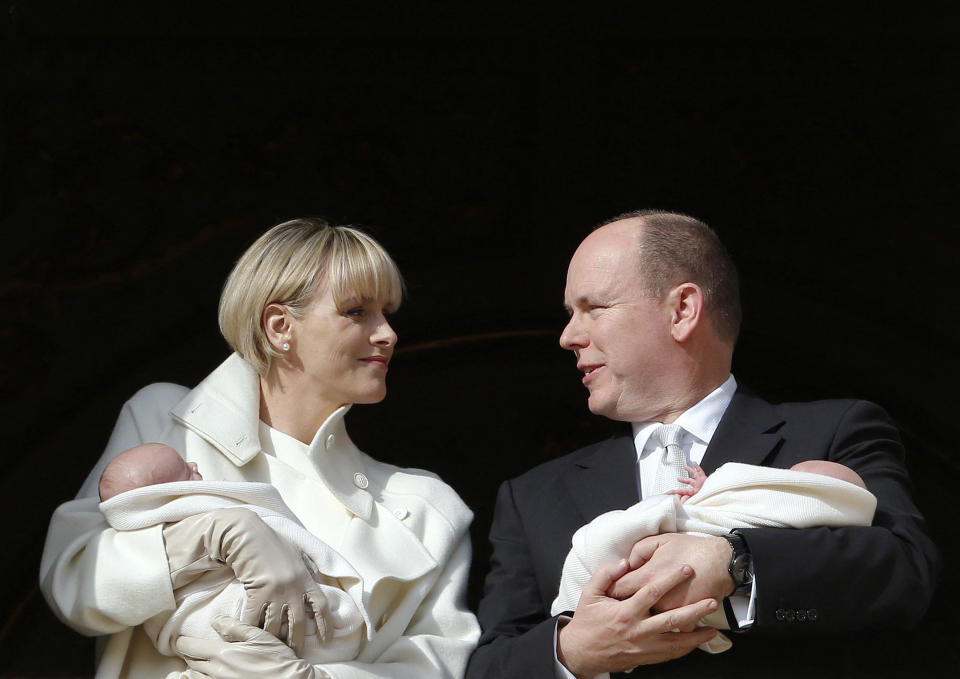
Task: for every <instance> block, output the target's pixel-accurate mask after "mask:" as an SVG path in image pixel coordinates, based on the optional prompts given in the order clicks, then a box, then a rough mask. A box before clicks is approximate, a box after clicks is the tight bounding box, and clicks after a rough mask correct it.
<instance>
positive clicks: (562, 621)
mask: <svg viewBox="0 0 960 679" xmlns="http://www.w3.org/2000/svg"><path fill="white" fill-rule="evenodd" d="M570 620H571V618H570V617H569V616H567V615H560V616H557V624H556V625H555V626H554V628H553V675H554V677H556V679H577V678H576V677H575V676H574V675H573V673H571V672H570V670H568V669H567V668H566V667H564V666H563V663H562V662H560V660H559V659H558V658H557V635H558V634H559V632H560V628H561V627H563V626H564V625H566V624H567V623H568V622H570ZM593 679H610V673H609V672H603V673H602V674H598V675H596V676H595V677H594V678H593Z"/></svg>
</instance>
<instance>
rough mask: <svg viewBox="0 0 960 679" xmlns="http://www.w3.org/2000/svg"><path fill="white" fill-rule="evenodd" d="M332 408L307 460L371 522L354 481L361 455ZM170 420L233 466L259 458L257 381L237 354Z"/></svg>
mask: <svg viewBox="0 0 960 679" xmlns="http://www.w3.org/2000/svg"><path fill="white" fill-rule="evenodd" d="M349 409H350V407H349V406H345V407H342V408H339V409H337V410H336V411H334V412H333V414H331V415H330V417H328V418H327V420H326V421H325V422H324V423H323V425H322V426H321V427H320V429H319V430H317V433H316V435H315V436H314V437H313V441H312V442H311V444H310V448H309V451H308V457H309V458H310V461H311V463H312V464H313V466H314V468H315V469H316V471H317V473H318V475H319V477H320V479H321V480H322V481H323V483H324V484H325V485H326V486H327V487H328V488H329V489H330V492H332V493H333V494H334V496H336V498H337V499H338V500H340V502H341V503H343V505H344V506H345V507H346V508H347V509H349V510H350V511H351V512H353V514H355V515H356V516H359V517H360V518H362V519H363V520H364V521H366V520H368V519H369V518H370V514H371V511H372V509H373V497H372V496H371V495H370V493H369V492H368V491H367V490H366V489H365V488H359V487H358V486H357V485H356V484H355V483H354V475H355V474H357V473H358V472H365V471H366V465H365V464H364V461H363V454H362V453H361V452H360V450H359V449H358V448H357V447H356V446H355V445H354V443H353V441H351V440H350V436H349V435H348V434H347V429H346V425H345V423H344V421H343V418H344V415H346V414H347V411H348V410H349ZM170 415H171V417H173V418H174V419H175V420H177V421H179V422H181V423H182V424H183V425H184V426H185V427H187V428H188V429H190V430H192V431H193V432H195V433H196V434H197V435H198V436H200V437H201V438H203V439H204V440H206V441H207V442H208V443H209V444H210V445H212V446H213V447H214V448H216V449H217V450H219V451H220V452H221V453H223V455H224V456H225V457H226V458H227V459H228V460H230V461H231V462H232V463H233V464H234V465H236V466H237V467H242V466H243V465H245V464H247V463H248V462H250V460H252V459H253V458H254V457H256V456H257V455H259V454H260V452H261V446H260V433H259V426H260V380H259V377H258V375H257V372H256V371H255V370H254V369H253V366H251V365H250V364H249V363H247V362H246V361H245V360H243V359H242V358H241V357H240V355H239V354H236V353H234V354H231V355H230V356H229V357H228V358H227V360H225V361H224V362H223V363H221V364H220V366H219V367H217V369H216V370H214V371H213V372H212V373H210V375H208V376H207V378H206V379H204V380H203V381H202V382H201V383H200V384H198V385H197V386H196V387H195V388H194V389H193V390H191V391H190V392H189V393H188V394H187V395H186V396H185V397H184V398H183V399H182V400H181V401H180V402H179V403H178V404H177V405H175V406H174V407H173V409H172V410H171V411H170Z"/></svg>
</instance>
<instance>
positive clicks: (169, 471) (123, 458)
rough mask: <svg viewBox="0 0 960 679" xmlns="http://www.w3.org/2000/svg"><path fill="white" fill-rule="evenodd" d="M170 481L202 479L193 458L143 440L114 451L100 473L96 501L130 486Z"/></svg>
mask: <svg viewBox="0 0 960 679" xmlns="http://www.w3.org/2000/svg"><path fill="white" fill-rule="evenodd" d="M174 481H203V477H202V476H201V475H200V470H199V469H197V463H196V462H187V461H186V460H184V459H183V458H182V457H180V453H178V452H177V451H176V450H174V449H173V448H171V447H170V446H168V445H165V444H163V443H144V444H142V445H139V446H134V447H133V448H130V449H129V450H125V451H123V452H122V453H120V454H119V455H117V456H116V457H115V458H113V460H111V461H110V464H108V465H107V468H106V469H104V470H103V474H102V475H101V476H100V501H101V502H104V501H105V500H109V499H110V498H113V497H116V496H117V495H119V494H120V493H125V492H127V491H128V490H133V489H134V488H143V487H144V486H152V485H155V484H158V483H172V482H174Z"/></svg>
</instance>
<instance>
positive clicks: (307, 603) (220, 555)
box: [163, 508, 328, 654]
mask: <svg viewBox="0 0 960 679" xmlns="http://www.w3.org/2000/svg"><path fill="white" fill-rule="evenodd" d="M163 540H164V543H165V545H166V550H167V561H168V562H169V564H170V579H171V581H172V582H173V587H174V589H176V588H178V587H180V586H182V585H184V584H186V583H187V582H190V581H191V580H193V579H196V578H197V577H199V576H200V575H202V574H203V573H204V572H206V571H208V570H212V569H214V568H219V567H221V566H223V565H224V564H226V565H227V566H229V567H230V568H231V570H233V572H234V574H235V575H236V577H237V580H239V581H240V582H241V583H242V584H243V588H244V590H245V592H246V595H247V600H246V602H245V603H244V606H243V611H242V613H241V619H242V620H243V622H246V623H250V624H251V625H260V626H262V627H263V629H264V630H266V631H267V632H269V633H270V634H272V635H273V636H275V637H279V638H281V639H282V640H283V641H286V643H287V644H289V645H290V647H291V648H293V649H294V651H295V652H296V653H297V654H299V653H300V652H301V650H302V648H303V637H304V628H305V626H306V620H307V616H311V617H313V619H314V620H315V622H316V624H317V636H318V637H319V639H320V640H321V641H322V640H323V639H324V638H325V637H326V621H325V620H324V615H325V614H326V613H327V612H328V604H327V599H326V597H325V596H324V595H323V593H322V592H321V591H320V588H319V586H318V585H317V583H316V581H314V579H313V577H311V571H316V567H315V566H313V564H312V562H309V559H308V558H307V557H306V556H305V555H303V554H302V552H301V551H300V550H299V549H297V548H296V547H294V546H293V545H291V544H290V543H288V542H287V541H286V540H284V539H283V538H281V537H280V536H278V535H277V534H276V533H274V532H273V530H272V529H271V528H270V527H269V526H267V524H265V523H264V522H263V521H262V520H261V519H260V517H259V516H257V515H256V513H254V512H252V511H250V510H248V509H242V508H228V509H215V510H212V511H209V512H204V513H203V514H197V515H195V516H190V517H188V518H186V519H183V520H181V521H177V522H176V523H168V524H166V525H165V526H164V527H163Z"/></svg>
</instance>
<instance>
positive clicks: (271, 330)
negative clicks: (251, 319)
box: [262, 302, 293, 352]
mask: <svg viewBox="0 0 960 679" xmlns="http://www.w3.org/2000/svg"><path fill="white" fill-rule="evenodd" d="M262 323H263V332H264V334H265V335H266V336H267V341H268V342H270V346H272V347H273V348H274V349H276V350H277V351H280V352H284V351H287V350H288V349H290V339H291V332H292V330H293V323H292V316H291V314H290V310H289V309H287V307H285V306H284V305H283V304H279V303H277V302H271V303H270V304H268V305H267V306H266V307H265V308H264V310H263V317H262Z"/></svg>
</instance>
